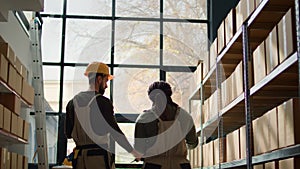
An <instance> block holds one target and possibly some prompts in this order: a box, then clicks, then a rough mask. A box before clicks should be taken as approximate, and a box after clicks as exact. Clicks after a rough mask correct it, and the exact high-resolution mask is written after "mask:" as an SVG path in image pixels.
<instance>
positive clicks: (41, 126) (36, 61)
mask: <svg viewBox="0 0 300 169" xmlns="http://www.w3.org/2000/svg"><path fill="white" fill-rule="evenodd" d="M41 27H42V24H41V22H40V20H39V19H38V18H37V17H36V18H34V19H33V20H32V21H31V23H30V41H31V51H32V68H33V82H32V85H33V88H34V112H35V126H36V141H37V151H36V152H37V155H38V169H49V164H48V148H47V138H46V136H47V135H46V113H45V106H44V85H43V69H42V55H41Z"/></svg>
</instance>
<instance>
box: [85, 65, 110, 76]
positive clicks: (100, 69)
mask: <svg viewBox="0 0 300 169" xmlns="http://www.w3.org/2000/svg"><path fill="white" fill-rule="evenodd" d="M89 73H103V74H105V75H108V80H111V79H113V76H112V75H110V74H109V68H108V66H107V65H106V64H104V63H102V62H92V63H90V64H89V65H88V66H87V67H86V69H85V72H84V75H85V76H88V74H89Z"/></svg>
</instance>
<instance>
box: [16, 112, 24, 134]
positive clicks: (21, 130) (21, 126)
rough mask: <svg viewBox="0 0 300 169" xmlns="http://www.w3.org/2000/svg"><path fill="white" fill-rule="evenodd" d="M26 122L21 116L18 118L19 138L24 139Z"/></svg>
mask: <svg viewBox="0 0 300 169" xmlns="http://www.w3.org/2000/svg"><path fill="white" fill-rule="evenodd" d="M23 121H24V120H23V119H22V118H21V117H20V116H19V117H18V130H17V136H18V137H20V138H22V137H23V123H24V122H23Z"/></svg>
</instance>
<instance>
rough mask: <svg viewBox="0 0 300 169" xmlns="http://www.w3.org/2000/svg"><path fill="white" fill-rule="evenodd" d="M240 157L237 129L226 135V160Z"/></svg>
mask: <svg viewBox="0 0 300 169" xmlns="http://www.w3.org/2000/svg"><path fill="white" fill-rule="evenodd" d="M238 159H240V136H239V130H235V131H233V132H231V133H229V134H227V135H226V161H227V162H230V161H233V160H238Z"/></svg>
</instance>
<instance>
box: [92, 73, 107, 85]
mask: <svg viewBox="0 0 300 169" xmlns="http://www.w3.org/2000/svg"><path fill="white" fill-rule="evenodd" d="M98 76H101V77H102V78H103V77H105V76H107V75H105V74H103V73H89V74H88V78H89V84H95V82H96V79H97V77H98Z"/></svg>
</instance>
